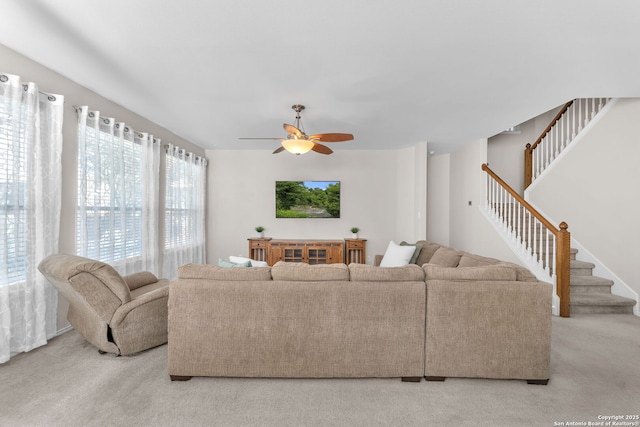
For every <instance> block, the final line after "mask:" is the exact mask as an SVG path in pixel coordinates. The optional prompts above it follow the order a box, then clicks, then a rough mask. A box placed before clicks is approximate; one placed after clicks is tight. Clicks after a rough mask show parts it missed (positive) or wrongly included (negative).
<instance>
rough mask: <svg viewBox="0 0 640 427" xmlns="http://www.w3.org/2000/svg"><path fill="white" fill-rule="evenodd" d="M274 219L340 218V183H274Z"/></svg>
mask: <svg viewBox="0 0 640 427" xmlns="http://www.w3.org/2000/svg"><path fill="white" fill-rule="evenodd" d="M276 218H340V181H276Z"/></svg>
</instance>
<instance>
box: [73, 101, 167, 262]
mask: <svg viewBox="0 0 640 427" xmlns="http://www.w3.org/2000/svg"><path fill="white" fill-rule="evenodd" d="M159 165H160V141H159V140H158V139H154V138H153V135H150V134H147V133H142V132H136V131H135V130H133V129H131V128H129V127H128V126H127V125H126V124H125V123H119V122H116V121H115V120H114V119H113V118H111V117H102V116H101V115H100V112H99V111H90V110H89V108H88V107H86V106H83V107H80V108H79V109H78V214H77V233H76V234H77V241H76V245H77V248H76V251H77V253H78V254H79V255H81V256H84V257H87V258H91V259H96V260H99V261H102V262H105V263H108V264H110V265H112V266H113V267H114V268H115V269H116V270H117V271H118V272H119V273H120V274H122V275H126V274H131V273H135V272H138V271H143V270H146V271H151V272H152V273H154V274H158V270H159V257H158V252H159V251H158V237H157V233H158V215H159V214H158V210H159V205H158V197H159V196H158V193H159V184H158V181H159V169H160V166H159Z"/></svg>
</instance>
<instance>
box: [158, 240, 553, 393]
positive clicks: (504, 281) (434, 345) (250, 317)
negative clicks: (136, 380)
mask: <svg viewBox="0 0 640 427" xmlns="http://www.w3.org/2000/svg"><path fill="white" fill-rule="evenodd" d="M447 249H449V248H447ZM423 250H424V249H423ZM435 252H436V251H433V253H432V256H433V255H435ZM454 252H455V251H454ZM444 255H452V253H447V254H445V253H441V254H440V256H441V257H442V258H447V257H445V256H444ZM456 256H457V255H456ZM463 256H464V255H460V256H459V257H458V261H457V265H456V266H442V265H436V264H434V263H429V262H425V263H424V265H423V266H422V267H420V266H418V265H413V264H412V265H407V266H403V267H376V266H372V265H363V264H351V265H349V266H347V265H345V264H329V265H317V266H310V265H307V264H301V263H282V262H280V263H277V264H276V265H274V266H273V267H248V268H247V267H245V268H223V267H218V266H211V265H192V264H189V265H185V266H182V267H180V269H179V270H178V279H177V280H175V281H173V282H172V283H171V284H170V290H169V329H168V334H169V337H168V365H169V375H170V376H171V379H172V380H187V379H189V378H191V377H192V376H218V377H287V378H335V377H340V378H355V377H401V378H403V380H412V381H419V380H420V378H421V377H426V378H427V379H428V380H443V379H444V378H446V377H481V378H504V379H525V380H528V381H529V382H533V383H542V384H546V382H547V381H548V378H549V355H550V339H551V292H552V286H551V284H549V283H544V282H538V281H537V280H535V277H533V276H531V275H530V273H528V271H527V270H526V269H523V268H522V267H519V266H516V265H513V264H508V263H500V262H494V263H493V264H491V262H493V261H496V260H490V259H488V258H483V257H476V256H473V255H471V254H468V255H466V258H467V259H465V260H464V263H465V264H467V265H468V264H473V263H475V264H476V265H475V266H471V265H468V266H465V264H463V266H462V267H460V264H461V262H462V259H463ZM431 258H432V257H429V260H428V261H431ZM437 260H438V258H437V257H436V261H437ZM418 262H420V260H418ZM448 263H449V264H453V261H449V262H448ZM445 264H446V263H445Z"/></svg>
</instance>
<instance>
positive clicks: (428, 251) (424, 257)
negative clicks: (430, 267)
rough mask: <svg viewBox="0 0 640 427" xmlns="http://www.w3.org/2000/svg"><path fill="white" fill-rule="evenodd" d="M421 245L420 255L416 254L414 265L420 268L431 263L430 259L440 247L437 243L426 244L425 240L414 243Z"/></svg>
mask: <svg viewBox="0 0 640 427" xmlns="http://www.w3.org/2000/svg"><path fill="white" fill-rule="evenodd" d="M417 243H420V244H422V249H421V250H420V254H418V259H416V262H415V263H416V264H417V265H418V266H422V264H426V263H428V262H429V261H431V257H432V256H433V254H435V253H436V251H437V250H438V249H440V246H442V245H441V244H439V243H434V242H428V241H426V240H418V241H417V242H416V244H417Z"/></svg>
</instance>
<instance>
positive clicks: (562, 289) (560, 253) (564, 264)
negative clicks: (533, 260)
mask: <svg viewBox="0 0 640 427" xmlns="http://www.w3.org/2000/svg"><path fill="white" fill-rule="evenodd" d="M568 228H569V226H568V225H567V223H566V222H564V221H563V222H561V223H560V231H559V232H558V238H557V241H556V245H557V246H556V270H557V272H556V292H557V294H558V297H559V298H560V317H570V316H571V306H570V303H571V300H570V288H569V287H570V285H571V283H570V281H571V233H569V231H568Z"/></svg>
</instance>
